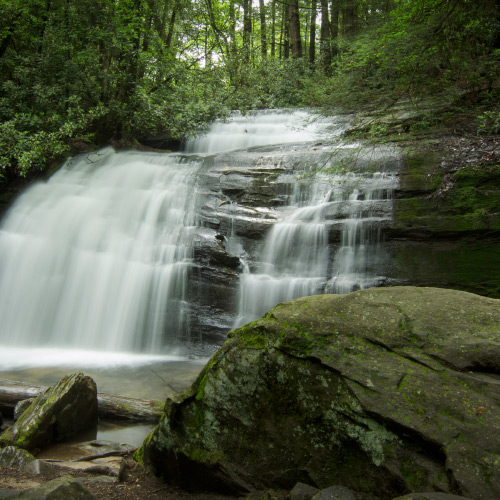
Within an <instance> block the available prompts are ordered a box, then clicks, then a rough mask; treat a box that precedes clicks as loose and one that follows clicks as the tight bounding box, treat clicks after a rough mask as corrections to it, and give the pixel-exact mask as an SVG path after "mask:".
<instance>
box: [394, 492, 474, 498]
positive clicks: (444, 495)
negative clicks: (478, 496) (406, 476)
mask: <svg viewBox="0 0 500 500" xmlns="http://www.w3.org/2000/svg"><path fill="white" fill-rule="evenodd" d="M393 500H472V499H471V498H466V497H461V496H459V495H450V494H449V493H437V492H434V491H433V492H429V493H409V494H408V495H403V496H402V497H398V498H394V499H393Z"/></svg>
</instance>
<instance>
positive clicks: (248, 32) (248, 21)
mask: <svg viewBox="0 0 500 500" xmlns="http://www.w3.org/2000/svg"><path fill="white" fill-rule="evenodd" d="M251 8H252V7H251V0H243V60H244V61H245V62H249V61H250V52H251V47H250V43H251V36H252V14H251Z"/></svg>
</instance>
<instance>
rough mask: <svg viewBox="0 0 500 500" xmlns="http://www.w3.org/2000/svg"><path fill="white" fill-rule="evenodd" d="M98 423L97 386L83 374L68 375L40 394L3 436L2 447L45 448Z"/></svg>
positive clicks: (0, 443) (0, 440) (0, 441)
mask: <svg viewBox="0 0 500 500" xmlns="http://www.w3.org/2000/svg"><path fill="white" fill-rule="evenodd" d="M96 424H97V388H96V385H95V382H94V381H93V380H92V379H91V378H90V377H86V376H85V375H83V374H82V373H75V374H73V375H68V376H66V377H64V378H63V379H62V380H61V381H60V382H59V383H58V384H57V385H56V386H55V387H54V388H53V389H52V388H48V389H47V390H46V391H45V392H43V393H42V394H40V395H39V396H38V397H37V398H36V399H35V401H34V402H33V403H32V405H31V406H30V408H29V411H25V412H24V413H23V414H22V415H21V416H20V417H19V419H18V420H17V422H15V423H14V424H13V425H12V426H11V427H9V428H8V429H7V430H6V431H5V432H4V433H3V434H2V435H1V436H0V446H2V445H4V446H5V445H9V444H13V445H16V446H18V447H19V448H24V449H26V450H35V449H40V448H43V447H44V446H46V445H48V444H50V443H51V442H54V441H61V440H63V439H66V438H68V437H70V436H71V435H73V434H75V433H76V432H78V431H80V430H82V429H85V428H87V427H90V426H93V425H96Z"/></svg>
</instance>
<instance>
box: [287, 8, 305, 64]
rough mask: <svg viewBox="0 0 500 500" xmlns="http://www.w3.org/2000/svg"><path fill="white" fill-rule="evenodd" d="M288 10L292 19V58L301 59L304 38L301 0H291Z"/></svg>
mask: <svg viewBox="0 0 500 500" xmlns="http://www.w3.org/2000/svg"><path fill="white" fill-rule="evenodd" d="M288 12H289V20H290V47H291V49H292V58H293V59H300V58H301V57H302V40H301V38H300V17H299V0H289V3H288Z"/></svg>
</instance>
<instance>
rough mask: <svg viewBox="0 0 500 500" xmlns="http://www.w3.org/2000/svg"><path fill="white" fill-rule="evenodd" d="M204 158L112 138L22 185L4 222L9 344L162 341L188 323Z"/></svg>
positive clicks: (120, 345)
mask: <svg viewBox="0 0 500 500" xmlns="http://www.w3.org/2000/svg"><path fill="white" fill-rule="evenodd" d="M198 168H199V162H197V161H186V160H185V159H182V158H179V157H176V156H174V155H153V154H151V155H147V154H143V153H141V154H139V153H114V152H113V151H112V150H110V149H108V150H105V151H101V152H100V153H97V154H92V155H89V156H85V157H81V158H79V159H77V160H76V161H75V160H74V161H70V162H68V163H67V164H66V165H65V166H64V167H63V168H62V169H61V170H60V171H59V172H58V173H57V174H55V175H54V176H53V177H52V178H51V179H50V180H49V182H47V183H39V184H38V185H36V186H35V187H33V188H32V189H29V190H28V191H27V192H26V193H25V194H24V195H22V196H21V197H20V198H19V200H18V201H17V203H16V204H15V205H14V206H13V207H12V209H11V210H10V211H9V213H8V215H7V217H6V218H5V220H4V222H3V224H2V227H1V231H0V255H1V259H0V276H1V277H2V279H1V283H0V316H1V317H2V328H1V342H2V344H6V345H25V346H33V345H44V346H58V347H79V348H99V349H102V350H110V351H114V350H132V351H151V352H156V351H158V350H159V349H161V347H162V346H163V344H164V343H165V340H164V332H165V331H167V332H169V335H174V336H178V335H181V334H183V333H184V334H185V330H186V328H187V325H186V322H185V320H184V318H185V309H186V306H185V304H184V292H185V291H184V289H185V283H186V278H187V273H188V268H189V262H190V258H191V256H192V249H191V243H190V227H192V226H194V225H195V223H196V216H195V212H194V198H193V197H192V196H191V194H192V186H193V183H194V179H195V175H196V171H197V169H198Z"/></svg>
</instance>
